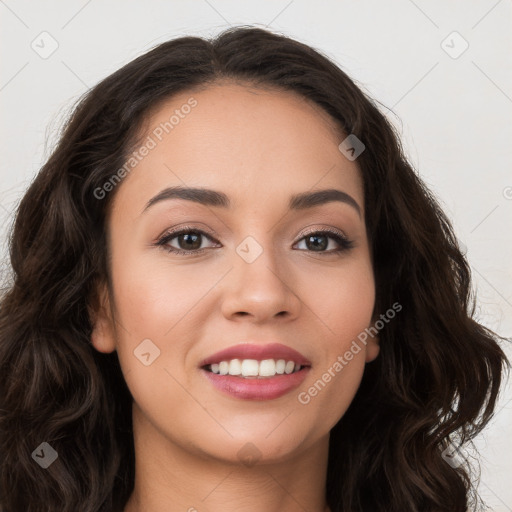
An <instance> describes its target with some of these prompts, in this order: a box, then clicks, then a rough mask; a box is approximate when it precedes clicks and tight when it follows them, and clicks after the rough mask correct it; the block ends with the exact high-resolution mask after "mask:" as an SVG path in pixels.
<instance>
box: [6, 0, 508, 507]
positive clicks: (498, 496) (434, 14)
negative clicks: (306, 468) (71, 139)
mask: <svg viewBox="0 0 512 512" xmlns="http://www.w3.org/2000/svg"><path fill="white" fill-rule="evenodd" d="M511 20H512V2H511V0H478V1H462V0H458V1H452V2H442V1H441V0H435V1H432V0H431V1H429V2H427V1H426V0H421V1H420V0H415V1H413V0H397V1H389V0H388V1H378V0H372V1H366V0H365V1H353V0H351V1H339V0H338V1H334V0H329V1H323V2H320V1H315V2H313V1H306V0H291V1H290V0H279V1H277V0H276V1H272V2H271V1H266V2H265V1H258V2H256V1H245V2H242V1H236V0H189V1H163V0H155V1H152V2H142V1H133V0H132V1H126V0H125V1H121V0H105V1H100V0H88V1H87V0H82V1H77V0H67V1H63V0H61V1H50V0H45V1H38V2H34V1H32V2H29V1H28V0H17V1H15V0H0V22H1V26H2V28H1V31H0V41H1V48H2V58H1V60H0V105H1V112H2V118H1V119H2V120H1V123H0V130H1V132H0V145H1V155H2V158H1V159H0V229H1V231H0V235H1V241H2V250H3V252H2V253H1V254H0V262H2V265H3V267H4V268H5V265H6V260H5V254H6V252H5V249H6V247H5V246H6V233H7V228H8V225H9V223H10V222H11V220H12V215H11V213H12V210H13V208H14V206H15V205H16V203H17V201H18V200H19V198H20V197H21V195H22V194H23V191H24V190H25V189H26V187H27V186H28V184H29V182H30V181H31V180H32V179H33V177H34V175H35V174H36V173H37V171H38V169H39V168H40V166H41V165H42V163H43V161H44V159H45V158H46V157H47V156H48V154H49V151H50V150H51V145H52V143H54V142H55V140H56V133H57V129H58V128H59V126H60V123H61V122H62V120H63V119H64V118H65V115H66V113H67V111H68V109H69V108H70V107H71V105H72V104H73V103H74V101H76V100H77V99H78V97H79V96H80V95H81V94H83V93H84V92H85V91H86V90H87V88H88V87H91V86H93V85H94V84H96V83H97V82H98V81H99V80H100V79H101V78H103V77H105V76H107V75H108V74H110V73H111V72H113V71H114V70H116V69H118V68H119V67H120V66H122V65H123V64H125V63H127V62H129V61H130V60H132V59H133V58H134V57H135V56H137V55H140V54H141V53H143V52H145V51H146V50H148V49H149V48H150V47H152V46H154V45H155V44H157V43H159V42H163V41H166V40H168V39H170V38H174V37H177V36H181V35H199V36H211V35H214V34H217V33H218V32H220V31H221V30H222V29H224V28H226V27H228V26H229V25H239V24H256V25H258V26H261V27H265V26H267V27H268V28H269V29H271V30H275V31H280V32H282V33H285V34H287V35H290V36H292V37H295V38H297V39H299V40H301V41H303V42H305V43H307V44H310V45H312V46H314V47H316V48H318V49H320V50H321V51H323V52H325V53H326V54H327V55H329V56H330V57H332V58H333V59H334V60H335V61H336V62H337V63H338V64H339V65H341V66H342V68H343V69H344V70H345V71H346V72H347V73H348V74H349V75H350V76H351V77H353V78H354V79H356V80H357V82H358V83H359V84H360V86H361V87H362V88H363V89H364V90H366V91H367V92H368V93H369V94H370V95H371V96H373V97H374V98H376V99H378V100H379V101H380V102H381V103H383V104H384V105H385V106H386V107H387V108H385V107H382V110H383V111H384V112H387V115H388V118H390V119H391V121H392V122H393V123H394V124H395V125H396V126H397V127H398V128H399V130H400V132H401V133H402V140H403V143H404V146H405V148H406V151H407V154H408V156H409V157H410V160H411V161H412V163H413V164H414V165H415V167H416V168H417V169H419V172H420V174H421V176H422V177H423V179H424V180H425V182H426V183H427V184H428V185H429V186H430V188H431V189H432V190H433V191H434V192H435V193H436V194H437V196H438V197H439V198H440V200H441V202H442V204H443V205H444V207H445V210H446V211H447V213H448V214H449V216H450V218H451V219H452V221H453V224H454V227H455V230H456V233H457V236H458V237H459V239H460V240H461V242H462V243H463V244H464V245H465V246H466V247H467V254H468V258H469V261H470V264H471V267H472V270H473V278H474V290H475V292H476V294H477V298H478V304H479V309H478V319H479V320H480V321H481V322H483V323H484V324H485V325H486V326H488V327H490V328H491V329H493V330H495V331H497V332H498V333H499V334H501V335H503V336H508V337H510V336H512V268H511V267H512V234H511V231H512V230H511V227H512V171H511V169H512V167H511V164H512V123H511V117H512V57H511V54H512V52H511V49H512V36H511V33H512V31H511V30H510V28H511ZM44 31H46V32H48V34H50V35H49V36H48V35H41V33H42V32H44ZM454 31H455V32H457V33H458V34H459V35H457V34H453V32H454ZM53 40H54V41H55V42H54V41H53ZM443 41H444V42H443ZM52 44H53V45H56V44H58V48H57V49H56V50H55V52H54V53H53V54H51V55H50V56H48V55H44V52H49V51H50V50H51V48H52V46H51V45H52ZM31 45H32V46H33V47H34V48H37V49H38V50H37V51H38V52H39V53H37V52H36V51H35V49H33V47H32V46H31ZM466 45H469V46H468V48H467V49H466V50H465V51H464V52H463V53H461V52H462V50H464V48H465V46H466ZM41 54H43V55H42V56H41ZM42 57H47V58H42ZM388 109H392V110H393V112H394V113H395V114H393V113H391V112H389V111H388ZM56 250H58V248H56ZM507 353H508V355H509V356H512V351H511V350H509V349H507ZM461 357H464V354H461ZM477 447H478V448H479V449H480V450H481V454H482V483H481V485H480V487H479V490H480V492H481V494H482V496H483V497H484V498H485V499H486V500H487V503H488V504H489V505H490V506H491V509H492V510H494V511H500V512H501V511H503V512H505V511H512V486H511V485H510V476H511V475H512V391H511V387H510V383H509V384H508V388H507V389H506V390H504V393H503V395H502V397H501V399H500V402H499V404H498V408H497V413H496V417H495V419H494V421H493V423H492V425H491V426H490V427H489V428H488V430H487V431H486V433H485V434H484V435H482V436H481V437H480V438H479V439H478V443H477Z"/></svg>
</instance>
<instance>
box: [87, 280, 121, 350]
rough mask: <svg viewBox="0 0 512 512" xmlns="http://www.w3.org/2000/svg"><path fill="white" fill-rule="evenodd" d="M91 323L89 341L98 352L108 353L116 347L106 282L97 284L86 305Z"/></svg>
mask: <svg viewBox="0 0 512 512" xmlns="http://www.w3.org/2000/svg"><path fill="white" fill-rule="evenodd" d="M88 312H89V318H90V321H91V325H92V333H91V343H92V345H93V347H94V348H95V349H96V350H97V351H98V352H103V353H105V354H108V353H110V352H113V351H114V350H115V349H116V338H115V329H114V320H113V318H112V310H111V307H110V296H109V293H108V289H107V285H106V283H101V284H99V285H97V287H96V289H95V295H94V297H93V298H92V300H91V301H90V302H89V305H88Z"/></svg>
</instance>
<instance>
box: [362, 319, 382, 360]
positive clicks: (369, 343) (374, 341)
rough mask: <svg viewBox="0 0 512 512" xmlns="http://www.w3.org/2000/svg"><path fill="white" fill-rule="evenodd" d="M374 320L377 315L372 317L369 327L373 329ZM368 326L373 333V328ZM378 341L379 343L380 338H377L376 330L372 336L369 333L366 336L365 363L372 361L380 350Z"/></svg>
mask: <svg viewBox="0 0 512 512" xmlns="http://www.w3.org/2000/svg"><path fill="white" fill-rule="evenodd" d="M376 320H378V317H377V318H374V319H372V323H371V324H370V327H372V328H373V329H375V327H374V326H375V322H376ZM370 327H368V329H369V330H370V333H373V332H374V331H373V329H370ZM379 343H380V339H379V334H378V332H377V334H375V335H374V336H372V335H369V336H368V338H366V359H365V360H366V362H367V363H371V362H372V361H374V360H375V359H377V356H378V355H379V352H380V345H379Z"/></svg>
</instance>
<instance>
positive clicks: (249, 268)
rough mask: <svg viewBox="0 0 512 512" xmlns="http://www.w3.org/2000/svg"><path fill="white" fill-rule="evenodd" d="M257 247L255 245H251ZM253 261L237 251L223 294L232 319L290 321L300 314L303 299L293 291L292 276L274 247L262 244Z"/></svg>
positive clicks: (224, 312) (227, 311)
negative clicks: (277, 255)
mask: <svg viewBox="0 0 512 512" xmlns="http://www.w3.org/2000/svg"><path fill="white" fill-rule="evenodd" d="M251 250H254V247H251ZM261 250H262V251H261V254H259V256H258V257H257V258H256V259H255V260H254V261H252V262H251V260H250V259H246V258H244V256H243V253H242V252H240V254H242V256H240V255H239V254H238V253H235V254H234V256H233V269H232V270H231V272H229V274H228V276H227V278H228V282H227V284H226V287H225V289H224V292H223V297H222V300H223V302H222V312H223V314H224V316H225V317H226V318H228V319H230V320H236V319H242V318H247V319H248V320H250V321H252V322H253V323H263V322H268V321H269V320H272V319H274V318H282V319H283V320H284V321H290V320H292V319H294V318H297V316H298V315H299V313H300V308H301V300H300V298H299V296H298V294H297V291H296V290H294V289H293V288H294V283H293V276H292V273H291V272H289V271H285V270H286V269H285V262H284V261H283V260H282V257H281V258H280V259H279V258H278V257H276V254H275V252H274V251H272V249H270V248H269V247H268V245H267V246H265V247H263V246H261Z"/></svg>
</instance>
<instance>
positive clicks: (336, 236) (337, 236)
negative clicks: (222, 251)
mask: <svg viewBox="0 0 512 512" xmlns="http://www.w3.org/2000/svg"><path fill="white" fill-rule="evenodd" d="M190 233H194V234H199V235H202V236H205V237H206V238H208V239H210V241H214V240H213V239H212V237H211V236H210V235H209V234H208V233H205V232H204V231H202V230H201V229H197V228H192V227H188V226H185V227H183V228H181V229H179V230H176V231H171V232H169V233H166V234H165V235H164V236H163V237H162V238H160V239H159V240H158V241H157V242H156V243H155V245H156V246H158V247H161V248H162V249H164V250H165V251H167V252H170V253H173V254H179V255H183V256H187V255H190V254H202V253H203V252H204V251H205V250H207V249H208V248H203V249H197V250H195V251H185V250H184V249H176V248H175V247H170V246H168V245H167V244H168V243H169V242H170V241H171V240H173V239H174V238H177V237H178V236H180V235H184V234H190ZM311 235H330V236H329V237H328V238H332V239H333V240H335V241H336V242H337V243H338V244H339V245H340V246H341V247H340V248H339V249H332V250H330V251H318V254H325V255H328V254H331V255H332V254H339V253H342V252H345V251H348V250H350V249H352V248H353V247H354V242H353V241H352V240H349V239H348V238H347V237H346V236H345V235H343V234H341V233H340V232H338V231H334V230H331V229H323V230H318V231H310V232H308V233H305V234H304V235H303V236H302V238H300V239H299V240H298V241H297V243H298V242H300V241H302V240H303V239H304V238H306V237H308V236H311ZM300 250H301V251H302V250H304V249H300ZM306 252H316V251H308V250H306Z"/></svg>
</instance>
